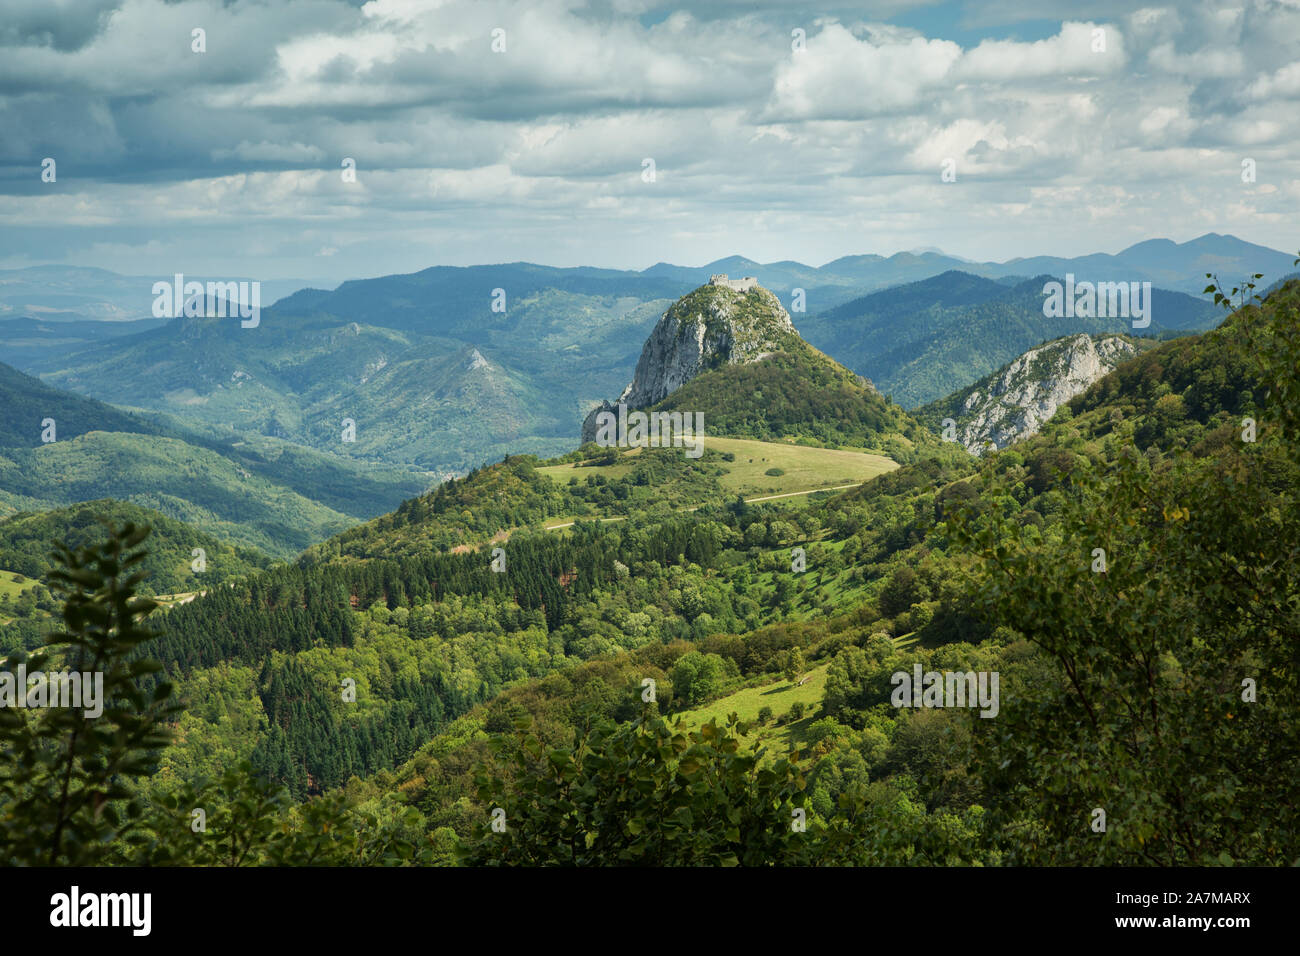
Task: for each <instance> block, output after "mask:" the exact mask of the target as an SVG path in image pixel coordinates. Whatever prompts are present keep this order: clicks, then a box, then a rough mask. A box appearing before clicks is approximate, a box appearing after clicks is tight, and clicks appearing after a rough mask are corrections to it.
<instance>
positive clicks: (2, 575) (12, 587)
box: [0, 568, 41, 601]
mask: <svg viewBox="0 0 1300 956" xmlns="http://www.w3.org/2000/svg"><path fill="white" fill-rule="evenodd" d="M14 578H18V580H17V581H14ZM40 583H41V582H40V581H37V580H36V579H35V578H25V577H23V576H22V575H21V574H19V573H18V572H17V571H5V570H4V569H2V568H0V594H7V595H9V600H11V601H16V600H18V595H19V594H20V593H21V592H23V591H25V590H27V589H28V588H29V587H31V586H32V585H33V584H40Z"/></svg>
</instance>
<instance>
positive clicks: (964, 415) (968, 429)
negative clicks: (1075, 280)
mask: <svg viewBox="0 0 1300 956" xmlns="http://www.w3.org/2000/svg"><path fill="white" fill-rule="evenodd" d="M1136 353H1137V346H1136V345H1135V344H1134V343H1133V341H1132V340H1130V339H1127V338H1125V337H1123V336H1120V335H1108V336H1096V337H1093V336H1091V335H1085V334H1080V335H1071V336H1067V337H1065V338H1062V339H1056V340H1054V341H1052V342H1048V343H1046V344H1044V345H1040V346H1038V347H1037V348H1033V349H1030V350H1029V351H1028V352H1026V353H1025V354H1024V355H1022V356H1020V357H1019V358H1018V359H1015V360H1014V361H1013V362H1011V363H1009V364H1007V365H1005V366H1003V367H1002V368H1001V369H999V370H998V371H996V372H994V373H993V374H992V375H990V376H987V377H986V378H984V379H981V380H980V381H979V382H976V383H975V385H973V386H972V387H971V388H970V389H969V390H968V391H967V392H965V393H958V395H956V396H954V397H953V398H952V399H947V400H945V403H947V406H948V410H947V411H946V412H944V413H943V414H945V415H946V416H948V417H950V418H952V419H953V421H954V422H955V424H956V433H957V441H960V442H961V443H962V445H964V446H965V447H966V450H967V451H969V452H971V453H972V454H974V455H980V454H982V453H984V452H986V451H988V450H989V443H990V442H992V443H993V444H994V445H996V446H997V447H998V448H1005V447H1006V446H1007V445H1009V444H1011V443H1012V442H1016V441H1020V440H1021V439H1023V438H1027V437H1029V436H1030V435H1032V434H1034V433H1035V432H1037V431H1038V430H1039V429H1040V428H1041V427H1042V426H1043V423H1044V422H1046V421H1047V420H1048V419H1050V418H1051V417H1052V415H1053V414H1055V412H1056V410H1057V408H1059V407H1060V406H1061V405H1063V404H1065V403H1066V402H1068V401H1069V400H1070V399H1072V398H1074V396H1076V395H1079V394H1081V393H1082V392H1084V391H1086V390H1087V388H1088V387H1089V386H1090V385H1092V383H1093V382H1095V381H1097V380H1098V379H1099V378H1102V377H1103V376H1105V375H1107V374H1108V373H1109V372H1110V371H1111V370H1112V369H1114V368H1115V367H1116V366H1117V365H1119V364H1121V363H1122V362H1124V361H1125V360H1126V359H1128V358H1129V357H1130V356H1132V355H1135V354H1136Z"/></svg>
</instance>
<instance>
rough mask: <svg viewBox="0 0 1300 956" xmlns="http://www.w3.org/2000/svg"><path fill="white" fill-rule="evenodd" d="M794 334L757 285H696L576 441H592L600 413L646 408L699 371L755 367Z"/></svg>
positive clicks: (663, 320)
mask: <svg viewBox="0 0 1300 956" xmlns="http://www.w3.org/2000/svg"><path fill="white" fill-rule="evenodd" d="M798 334H799V333H798V332H796V331H795V327H794V323H793V322H791V321H790V316H789V314H788V313H787V312H786V311H785V309H784V308H783V307H782V305H781V301H780V300H779V299H778V298H777V297H776V296H775V295H773V294H772V293H771V292H769V291H768V290H767V289H764V288H763V287H761V286H757V285H755V286H753V287H751V288H749V289H747V290H746V291H738V290H736V289H732V288H729V287H727V286H725V285H715V284H710V285H706V286H701V287H700V288H698V289H696V290H695V291H693V292H690V293H688V294H686V295H684V296H682V297H681V298H680V299H678V300H677V301H676V302H674V303H673V305H672V306H671V307H670V308H669V309H668V311H667V312H665V313H664V314H663V316H662V317H661V318H660V319H659V322H658V323H657V324H656V325H655V327H654V329H653V330H652V331H651V332H650V337H649V338H648V339H646V343H645V346H644V347H643V348H642V349H641V357H640V359H638V360H637V363H636V371H635V372H634V373H633V376H632V381H631V383H630V384H629V385H628V386H627V388H625V389H623V394H622V395H620V396H619V397H618V398H617V399H616V400H615V401H613V402H608V401H606V402H602V403H601V404H599V405H597V406H596V407H595V408H593V409H592V410H591V411H590V412H589V413H588V415H587V417H586V420H585V421H584V422H583V424H582V440H583V442H589V441H594V440H595V437H596V416H597V415H598V414H599V413H600V412H602V411H609V410H616V409H617V407H618V405H619V404H625V405H627V407H628V408H629V409H638V408H648V407H649V406H651V405H654V404H655V403H656V402H659V401H662V400H663V399H664V398H665V397H667V396H668V395H669V394H671V393H672V392H674V391H676V390H677V389H679V388H681V387H682V386H683V385H684V384H686V383H687V382H689V381H690V380H691V379H693V378H694V377H695V376H697V375H699V374H700V373H702V372H707V371H710V370H712V369H715V368H720V367H721V366H723V365H743V364H747V363H749V362H757V361H759V360H760V359H762V358H764V357H765V356H767V355H770V354H771V353H773V352H777V351H780V350H781V349H782V348H783V347H786V346H788V345H789V344H790V341H791V337H794V338H797V337H798Z"/></svg>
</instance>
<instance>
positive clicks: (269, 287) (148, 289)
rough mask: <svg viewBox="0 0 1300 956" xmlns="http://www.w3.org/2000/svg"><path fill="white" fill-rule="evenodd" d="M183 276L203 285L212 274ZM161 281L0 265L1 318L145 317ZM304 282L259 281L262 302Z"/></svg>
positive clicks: (89, 270) (103, 271)
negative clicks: (154, 286) (5, 267)
mask: <svg viewBox="0 0 1300 956" xmlns="http://www.w3.org/2000/svg"><path fill="white" fill-rule="evenodd" d="M186 278H187V279H189V280H192V281H196V282H203V283H205V284H206V283H207V281H208V280H209V279H210V278H213V277H200V276H187V277H186ZM159 281H166V282H168V283H170V282H171V281H172V276H170V275H167V276H125V275H120V274H118V273H116V272H110V271H109V270H107V269H95V268H90V267H87V266H62V265H44V266H28V267H27V268H24V269H0V319H7V318H11V317H23V316H25V317H29V318H33V319H40V320H43V321H75V320H91V321H96V322H105V323H116V322H130V321H134V320H138V319H145V318H147V317H149V316H151V315H153V302H154V293H153V284H154V283H155V282H159ZM221 281H223V282H226V281H235V282H240V281H243V282H249V281H252V280H250V279H248V278H242V279H230V278H224V279H222V280H221ZM306 285H308V283H307V282H305V281H302V280H299V279H270V280H261V286H262V304H263V305H270V304H271V303H273V302H275V301H276V300H277V299H280V298H283V297H284V296H287V295H289V294H290V293H292V292H295V291H297V290H298V289H301V288H303V287H304V286H306Z"/></svg>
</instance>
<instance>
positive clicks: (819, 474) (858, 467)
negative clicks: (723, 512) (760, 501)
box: [537, 436, 898, 497]
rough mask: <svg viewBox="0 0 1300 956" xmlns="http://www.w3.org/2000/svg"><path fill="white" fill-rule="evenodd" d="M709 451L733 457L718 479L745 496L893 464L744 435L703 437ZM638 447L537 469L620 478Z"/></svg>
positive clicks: (813, 485)
mask: <svg viewBox="0 0 1300 956" xmlns="http://www.w3.org/2000/svg"><path fill="white" fill-rule="evenodd" d="M704 447H705V448H707V449H709V450H710V451H716V452H720V453H726V454H731V455H734V456H735V461H730V462H719V466H720V467H721V468H723V469H724V470H725V471H726V474H724V475H722V476H720V477H719V479H718V480H719V483H720V484H721V485H722V487H723V489H724V490H726V492H727V493H728V494H741V495H744V496H746V497H759V496H766V495H782V494H791V493H798V492H806V491H815V490H817V489H819V488H833V487H836V486H839V485H855V484H861V483H862V482H864V481H867V480H868V479H870V478H874V477H876V475H880V474H883V473H885V472H887V471H893V470H894V469H895V468H897V467H898V464H897V463H896V462H894V461H893V460H891V459H889V458H885V457H883V456H881V455H872V454H868V453H866V452H861V451H845V450H843V449H836V448H809V447H807V446H805V445H795V444H789V443H785V442H766V441H752V440H750V439H748V438H717V437H713V436H709V437H706V438H705V439H704ZM636 451H637V449H634V450H633V451H632V452H630V453H628V454H625V455H623V456H622V457H621V458H620V460H619V461H618V462H617V463H615V464H612V465H600V466H596V465H589V466H580V465H576V464H564V465H545V466H543V467H540V468H538V469H537V471H538V474H542V475H546V476H547V477H548V478H550V479H552V480H553V481H558V482H561V483H567V482H568V480H569V479H570V478H572V477H574V476H577V477H580V478H581V477H586V476H587V475H604V476H605V477H606V478H624V477H626V476H627V475H629V474H631V473H632V469H633V467H634V463H633V462H630V461H627V458H629V457H630V455H631V454H635V452H636ZM771 469H780V470H781V471H782V472H784V474H780V475H768V474H766V472H767V471H769V470H771Z"/></svg>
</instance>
